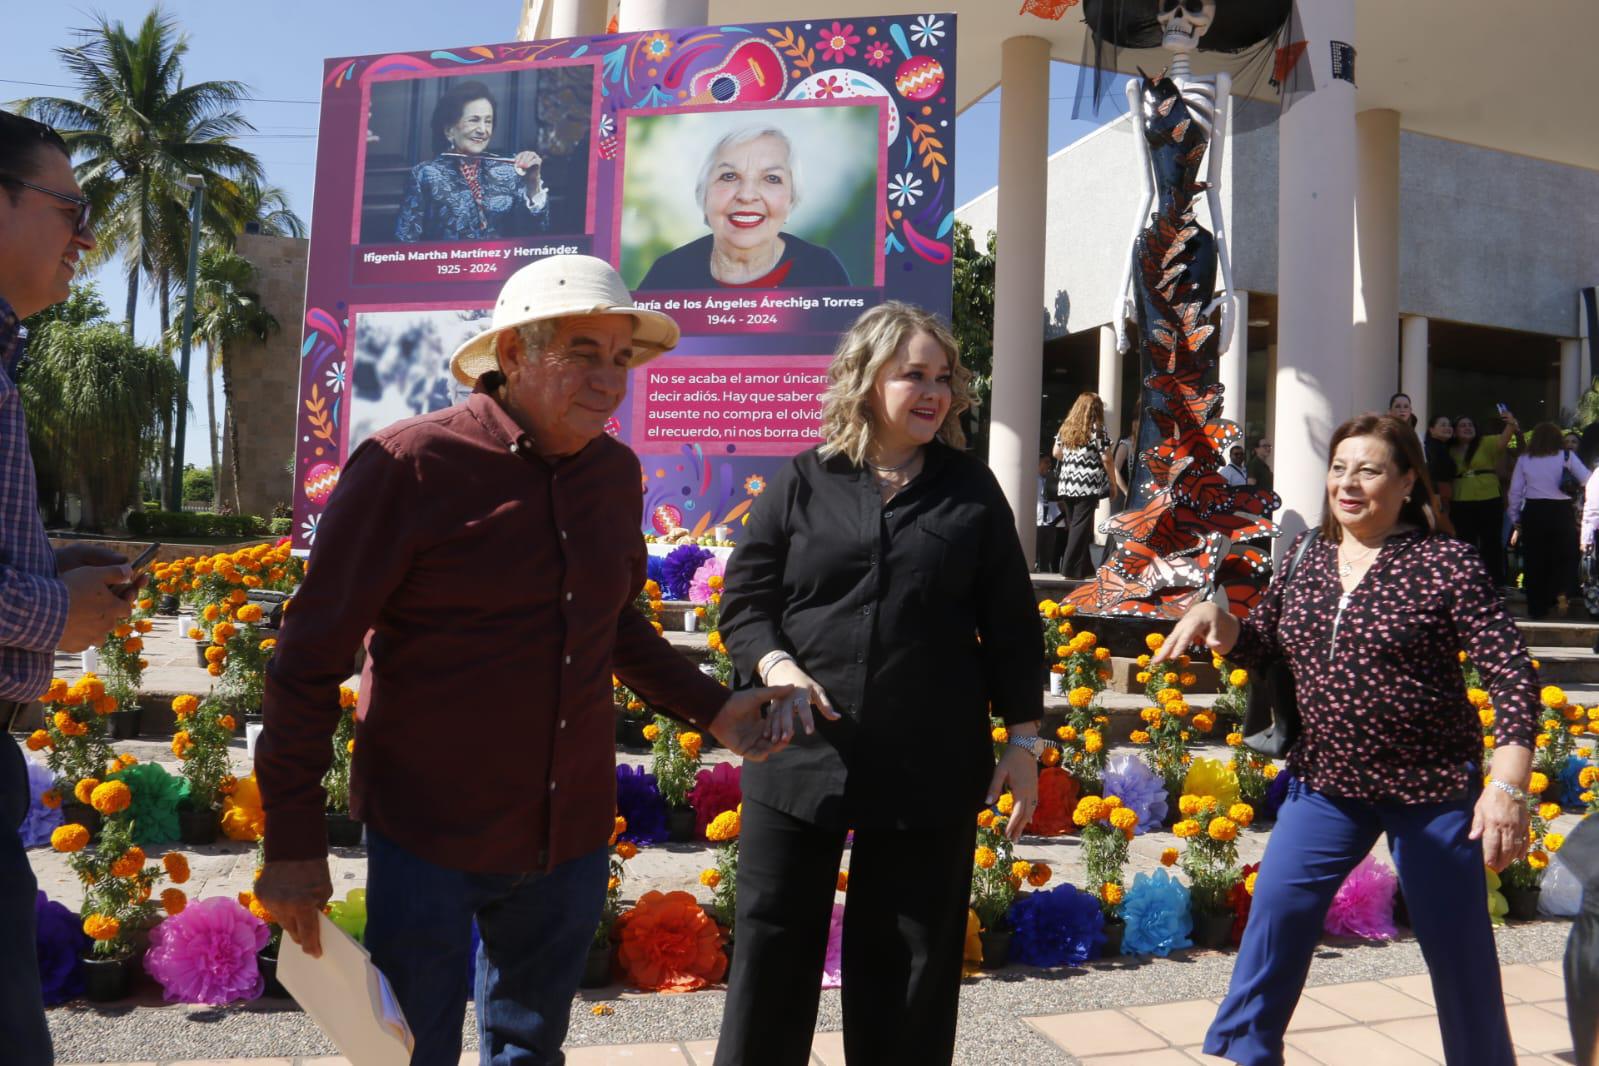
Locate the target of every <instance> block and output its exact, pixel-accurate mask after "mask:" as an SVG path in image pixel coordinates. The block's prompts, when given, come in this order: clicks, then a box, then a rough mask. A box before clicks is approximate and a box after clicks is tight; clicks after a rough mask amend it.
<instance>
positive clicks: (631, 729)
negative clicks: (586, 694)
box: [611, 674, 652, 748]
mask: <svg viewBox="0 0 1599 1066" xmlns="http://www.w3.org/2000/svg"><path fill="white" fill-rule="evenodd" d="M611 702H612V703H613V704H614V705H615V707H616V742H617V743H618V744H620V745H622V747H624V748H647V747H649V746H650V742H649V741H648V740H646V739H645V737H644V727H645V726H646V725H647V724H648V723H649V721H650V718H651V717H652V716H651V715H650V714H649V708H648V707H647V706H646V705H645V703H644V700H643V699H642V698H641V697H640V696H639V694H638V693H636V692H634V691H633V690H632V689H630V688H628V687H627V686H626V685H624V684H622V679H621V678H619V677H617V676H616V675H615V674H612V675H611Z"/></svg>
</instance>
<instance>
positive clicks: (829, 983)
mask: <svg viewBox="0 0 1599 1066" xmlns="http://www.w3.org/2000/svg"><path fill="white" fill-rule="evenodd" d="M843 985H844V905H843V904H842V903H835V904H833V923H832V925H830V926H829V927H828V930H827V958H826V959H825V960H823V962H822V987H823V988H842V987H843Z"/></svg>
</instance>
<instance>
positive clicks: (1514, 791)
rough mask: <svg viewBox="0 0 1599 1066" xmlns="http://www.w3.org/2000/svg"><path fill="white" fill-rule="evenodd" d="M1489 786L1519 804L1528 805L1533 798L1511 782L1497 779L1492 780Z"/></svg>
mask: <svg viewBox="0 0 1599 1066" xmlns="http://www.w3.org/2000/svg"><path fill="white" fill-rule="evenodd" d="M1488 784H1489V785H1491V786H1493V787H1494V788H1497V789H1498V790H1499V791H1500V792H1503V793H1504V794H1505V795H1507V796H1509V797H1510V798H1511V799H1513V800H1515V801H1516V802H1517V803H1526V802H1527V801H1528V800H1529V799H1530V798H1531V797H1530V796H1528V795H1527V794H1526V793H1525V792H1523V791H1522V790H1521V789H1519V788H1517V787H1516V786H1515V785H1512V784H1511V783H1510V782H1509V781H1501V780H1499V779H1498V778H1497V777H1494V778H1490V779H1489V781H1488Z"/></svg>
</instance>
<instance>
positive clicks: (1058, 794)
mask: <svg viewBox="0 0 1599 1066" xmlns="http://www.w3.org/2000/svg"><path fill="white" fill-rule="evenodd" d="M1081 793H1082V786H1080V785H1079V784H1078V783H1077V779H1076V778H1075V777H1073V776H1072V775H1071V774H1069V773H1067V772H1066V771H1065V770H1062V769H1061V768H1060V767H1058V766H1046V767H1045V768H1044V769H1042V770H1040V771H1038V807H1037V809H1036V810H1034V811H1033V820H1032V821H1030V822H1028V823H1027V831H1028V832H1029V833H1036V834H1038V835H1039V836H1045V837H1055V836H1061V835H1063V834H1065V833H1070V832H1071V831H1072V830H1073V829H1074V828H1075V826H1073V825H1072V809H1073V808H1074V807H1076V806H1077V797H1078V796H1079V795H1080V794H1081Z"/></svg>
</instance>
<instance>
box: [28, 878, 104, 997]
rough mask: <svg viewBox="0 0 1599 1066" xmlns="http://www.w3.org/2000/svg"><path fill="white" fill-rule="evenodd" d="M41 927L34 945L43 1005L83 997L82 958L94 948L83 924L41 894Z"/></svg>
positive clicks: (38, 903)
mask: <svg viewBox="0 0 1599 1066" xmlns="http://www.w3.org/2000/svg"><path fill="white" fill-rule="evenodd" d="M34 914H35V917H36V919H37V922H38V925H37V927H36V929H35V932H34V938H35V939H34V942H35V945H36V947H37V950H38V954H39V984H40V985H41V986H42V988H43V991H44V1005H45V1006H47V1007H53V1006H55V1005H56V1004H58V1003H65V1002H66V1001H67V1000H69V999H76V998H78V997H79V996H81V995H83V961H82V960H83V956H85V955H87V954H88V953H89V948H90V947H91V946H92V945H93V944H94V941H92V940H90V939H89V938H88V937H87V936H86V935H84V932H83V923H82V922H81V921H79V919H78V916H77V915H76V914H73V913H72V912H71V911H70V910H68V909H67V908H66V907H65V906H63V905H62V904H60V903H57V902H56V901H55V900H53V899H51V898H50V897H49V896H46V895H45V894H44V893H43V892H40V893H39V894H38V896H36V897H35V899H34Z"/></svg>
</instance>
